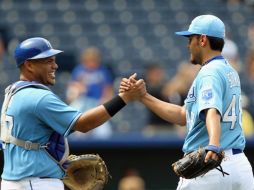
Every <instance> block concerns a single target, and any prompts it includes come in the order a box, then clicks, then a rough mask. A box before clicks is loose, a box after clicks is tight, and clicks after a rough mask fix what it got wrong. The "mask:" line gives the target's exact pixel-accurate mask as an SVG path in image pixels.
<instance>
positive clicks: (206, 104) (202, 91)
mask: <svg viewBox="0 0 254 190" xmlns="http://www.w3.org/2000/svg"><path fill="white" fill-rule="evenodd" d="M198 93H199V94H198V101H197V102H198V114H199V118H200V119H201V120H202V121H204V120H205V113H204V110H206V109H209V108H215V109H217V111H218V112H219V113H220V115H222V105H223V104H222V101H223V100H222V99H223V98H222V97H223V84H222V79H221V78H220V77H219V76H218V75H206V76H203V77H201V78H200V81H199V84H198Z"/></svg>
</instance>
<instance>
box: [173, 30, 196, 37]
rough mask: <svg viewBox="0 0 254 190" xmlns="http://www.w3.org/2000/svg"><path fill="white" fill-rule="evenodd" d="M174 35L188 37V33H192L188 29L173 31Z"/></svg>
mask: <svg viewBox="0 0 254 190" xmlns="http://www.w3.org/2000/svg"><path fill="white" fill-rule="evenodd" d="M175 34H176V35H179V36H185V37H188V36H190V35H193V33H192V32H189V31H181V32H175Z"/></svg>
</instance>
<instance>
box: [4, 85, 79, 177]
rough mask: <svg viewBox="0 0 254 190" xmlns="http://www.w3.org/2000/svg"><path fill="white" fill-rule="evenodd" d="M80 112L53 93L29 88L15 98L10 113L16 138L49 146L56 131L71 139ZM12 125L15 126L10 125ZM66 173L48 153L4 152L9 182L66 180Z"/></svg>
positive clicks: (10, 147)
mask: <svg viewBox="0 0 254 190" xmlns="http://www.w3.org/2000/svg"><path fill="white" fill-rule="evenodd" d="M79 116H80V112H78V111H76V110H75V109H73V108H71V107H69V106H68V105H66V104H65V103H64V102H62V101H61V100H60V99H59V98H58V97H57V96H56V95H55V94H53V93H52V92H51V91H50V90H46V89H40V88H33V87H28V88H25V89H22V90H20V91H18V92H17V93H16V94H14V95H13V97H12V99H11V101H10V103H9V107H8V109H7V113H6V120H8V121H9V124H13V125H12V126H9V127H13V128H12V136H14V137H16V138H19V139H22V140H25V141H31V142H35V143H40V144H46V143H47V142H48V140H49V138H50V136H51V135H52V133H53V132H54V131H56V132H58V133H59V134H61V135H64V136H67V135H68V134H69V133H70V130H71V129H72V127H73V126H74V124H75V122H76V120H77V119H78V118H79ZM10 121H11V122H10ZM63 176H64V172H63V171H62V169H61V168H60V167H59V166H58V165H57V163H56V162H55V161H53V160H52V159H51V158H50V157H49V156H48V154H47V153H46V151H45V150H44V149H43V148H42V149H40V150H25V149H24V148H23V147H19V146H16V145H13V144H6V145H5V148H4V171H3V174H2V178H3V179H5V180H20V179H22V178H25V177H51V178H62V177H63Z"/></svg>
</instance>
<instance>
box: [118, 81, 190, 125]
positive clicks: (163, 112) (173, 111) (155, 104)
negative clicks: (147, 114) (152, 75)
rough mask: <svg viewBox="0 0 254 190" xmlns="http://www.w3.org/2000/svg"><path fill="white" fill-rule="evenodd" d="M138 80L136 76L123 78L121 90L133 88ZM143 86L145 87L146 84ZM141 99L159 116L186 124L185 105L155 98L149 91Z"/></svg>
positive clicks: (179, 123)
mask: <svg viewBox="0 0 254 190" xmlns="http://www.w3.org/2000/svg"><path fill="white" fill-rule="evenodd" d="M136 82H137V81H136V80H135V77H132V76H131V77H129V78H128V79H127V78H123V79H122V81H121V84H120V88H119V92H126V91H129V90H131V89H132V88H133V85H134V84H135V83H136ZM142 87H144V88H145V86H142ZM143 91H146V89H144V90H143ZM139 101H140V102H141V103H143V104H144V105H145V106H147V107H148V108H149V109H150V110H152V111H153V112H154V113H155V114H157V115H158V116H159V117H161V118H162V119H164V120H166V121H168V122H171V123H175V124H178V125H185V124H186V112H185V108H184V107H181V106H178V105H175V104H170V103H167V102H164V101H162V100H159V99H157V98H155V97H154V96H152V95H150V94H149V93H146V94H145V95H144V96H141V99H140V100H139Z"/></svg>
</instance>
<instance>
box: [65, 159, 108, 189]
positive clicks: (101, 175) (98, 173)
mask: <svg viewBox="0 0 254 190" xmlns="http://www.w3.org/2000/svg"><path fill="white" fill-rule="evenodd" d="M67 162H69V166H68V167H67V170H66V176H65V177H64V179H63V182H64V184H65V185H66V186H67V187H68V188H69V189H71V190H101V189H103V187H104V185H105V184H106V183H107V182H108V176H109V172H108V170H107V166H106V164H105V162H104V161H103V160H102V158H101V157H100V156H99V155H94V154H85V155H80V156H75V155H70V156H69V157H68V159H67Z"/></svg>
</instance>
